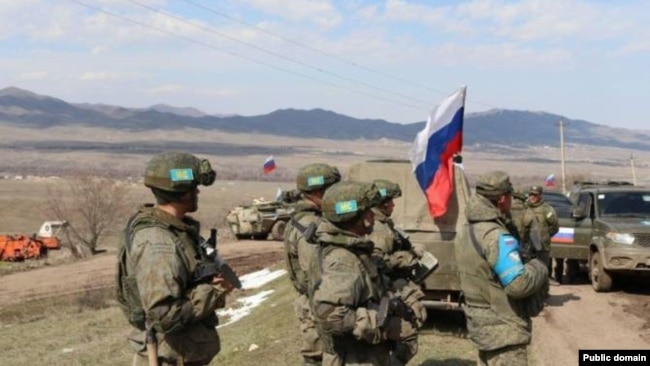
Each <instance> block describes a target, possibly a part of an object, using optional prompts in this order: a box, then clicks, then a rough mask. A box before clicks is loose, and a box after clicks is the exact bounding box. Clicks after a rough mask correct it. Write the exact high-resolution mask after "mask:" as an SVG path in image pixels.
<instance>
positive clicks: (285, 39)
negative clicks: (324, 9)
mask: <svg viewBox="0 0 650 366" xmlns="http://www.w3.org/2000/svg"><path fill="white" fill-rule="evenodd" d="M181 1H183V2H186V3H188V4H190V5H192V6H195V7H197V8H199V9H203V10H205V11H207V12H210V13H212V14H215V15H218V16H220V17H223V18H226V19H228V20H231V21H233V22H236V23H239V24H242V25H245V26H247V27H249V28H253V29H256V30H258V31H260V32H262V33H264V34H267V35H269V36H272V37H275V38H278V39H281V40H283V41H285V42H287V43H291V44H293V45H296V46H298V47H302V48H305V49H308V50H310V51H312V52H316V53H318V54H321V55H323V56H327V57H329V58H332V59H334V60H337V61H339V62H342V63H345V64H348V65H352V66H354V67H358V68H360V69H363V70H365V71H368V72H372V73H375V74H378V75H381V76H383V77H386V78H389V79H393V80H397V81H400V82H403V83H407V84H411V85H413V86H417V87H419V88H421V89H424V90H428V91H431V92H434V93H437V94H442V95H445V96H446V95H447V94H449V93H448V92H444V91H441V90H437V89H432V88H430V87H428V86H426V85H422V84H419V83H416V82H413V81H410V80H407V79H404V78H400V77H398V76H394V75H391V74H388V73H385V72H383V71H380V70H376V69H373V68H371V67H368V66H364V65H361V64H359V63H357V62H354V61H351V60H348V59H345V58H343V57H340V56H337V55H334V54H331V53H329V52H325V51H323V50H319V49H318V48H315V47H312V46H309V45H307V44H304V43H302V42H298V41H296V40H294V39H291V38H288V37H284V36H282V35H278V34H275V33H273V32H270V31H268V30H266V29H264V28H261V27H258V26H256V25H254V24H250V23H247V22H245V21H243V20H239V19H237V18H235V17H231V16H230V15H228V14H225V13H223V12H220V11H218V10H214V9H212V8H209V7H207V6H205V5H203V4H199V3H196V2H194V1H191V0H181Z"/></svg>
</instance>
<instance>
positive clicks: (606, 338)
mask: <svg viewBox="0 0 650 366" xmlns="http://www.w3.org/2000/svg"><path fill="white" fill-rule="evenodd" d="M220 254H221V255H222V256H223V257H225V258H226V259H227V260H228V262H229V263H230V264H231V265H232V266H233V267H234V268H235V270H236V271H237V272H238V273H239V274H244V273H249V272H252V271H255V270H259V269H262V268H265V267H268V266H269V265H272V264H274V263H277V262H278V261H280V260H281V258H282V243H280V242H273V241H239V242H233V243H224V244H220ZM114 267H115V255H114V254H106V255H100V256H97V257H95V258H92V259H89V260H86V261H82V262H76V263H72V264H68V265H62V266H56V267H43V268H39V269H36V270H32V271H28V272H19V273H14V274H10V275H6V276H3V277H2V281H0V308H2V307H3V306H6V305H9V304H16V303H20V302H24V301H29V300H34V299H39V298H44V297H49V296H55V295H60V294H62V293H73V292H76V291H80V290H84V289H87V288H88V287H103V286H111V285H112V284H113V281H114V277H113V276H114ZM649 295H650V292H649V290H648V289H647V287H644V286H628V287H627V288H624V289H623V290H622V291H617V292H612V293H600V294H598V293H595V292H594V291H593V290H592V288H591V286H590V285H588V284H586V283H583V284H580V285H570V286H552V287H551V299H550V300H549V304H550V305H549V306H548V307H547V308H546V309H545V310H544V312H543V313H542V314H541V315H540V316H538V317H536V318H535V319H534V337H533V345H532V354H533V359H534V364H535V365H537V366H551V365H553V366H556V365H577V364H578V350H579V349H650V296H649Z"/></svg>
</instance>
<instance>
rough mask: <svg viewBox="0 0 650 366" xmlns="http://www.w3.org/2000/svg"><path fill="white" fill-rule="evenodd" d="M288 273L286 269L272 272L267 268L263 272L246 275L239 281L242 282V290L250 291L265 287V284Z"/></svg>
mask: <svg viewBox="0 0 650 366" xmlns="http://www.w3.org/2000/svg"><path fill="white" fill-rule="evenodd" d="M286 273H287V271H285V270H284V269H279V270H277V271H273V272H271V270H270V269H268V268H265V269H263V270H261V271H257V272H252V273H249V274H245V275H243V276H241V277H239V280H240V281H241V284H242V288H243V289H244V290H248V289H252V288H258V287H261V286H264V285H265V284H267V283H269V282H271V281H273V280H274V279H276V278H278V277H281V276H283V275H285V274H286Z"/></svg>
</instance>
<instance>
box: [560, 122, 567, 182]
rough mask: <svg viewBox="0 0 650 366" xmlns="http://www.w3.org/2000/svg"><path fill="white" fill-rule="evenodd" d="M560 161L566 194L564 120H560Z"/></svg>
mask: <svg viewBox="0 0 650 366" xmlns="http://www.w3.org/2000/svg"><path fill="white" fill-rule="evenodd" d="M560 159H561V161H562V193H565V194H566V164H565V155H564V120H563V119H560Z"/></svg>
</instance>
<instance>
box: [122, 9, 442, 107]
mask: <svg viewBox="0 0 650 366" xmlns="http://www.w3.org/2000/svg"><path fill="white" fill-rule="evenodd" d="M127 1H129V2H130V3H133V4H136V5H138V6H140V7H142V8H145V9H147V10H150V11H152V12H155V13H157V14H161V15H164V16H166V17H169V18H171V19H174V20H176V21H178V22H181V23H183V24H187V25H189V26H192V27H195V28H198V29H200V30H202V31H205V32H208V33H211V34H214V35H217V36H219V37H222V38H226V39H228V40H230V41H232V42H236V43H241V44H243V45H245V46H248V47H251V48H253V49H255V50H258V51H260V52H262V53H265V54H267V55H271V56H274V57H277V58H280V59H282V60H285V61H289V62H292V63H295V64H297V65H300V66H303V67H307V68H310V69H313V70H315V71H317V72H320V73H324V74H327V75H330V76H333V77H335V78H338V79H341V80H345V81H348V82H351V83H355V84H359V85H363V86H365V87H367V88H370V89H374V90H377V91H381V92H384V93H388V94H392V95H395V96H399V97H402V98H405V99H408V100H410V101H413V102H417V103H422V104H424V105H428V104H429V103H430V102H429V101H424V100H421V99H416V98H413V97H410V96H408V95H406V94H402V93H399V92H396V91H394V90H390V89H386V88H382V87H378V86H375V85H372V84H369V83H366V82H363V81H359V80H356V79H353V78H349V77H346V76H343V75H340V74H337V73H335V72H331V71H328V70H325V69H324V68H321V67H317V66H313V65H310V64H308V63H306V62H302V61H299V60H296V59H294V58H291V57H288V56H285V55H282V54H280V53H277V52H274V51H270V50H267V49H265V48H263V47H260V46H257V45H255V44H252V43H250V42H246V41H242V40H240V39H237V38H235V37H231V36H229V35H227V34H223V33H221V32H218V31H216V30H214V29H212V28H208V27H204V26H201V25H198V24H195V23H192V22H189V21H187V20H185V19H183V18H181V17H178V16H175V15H173V14H170V13H168V12H166V11H163V10H160V9H156V8H154V7H152V6H149V5H147V4H143V3H141V2H139V1H137V0H127Z"/></svg>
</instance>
